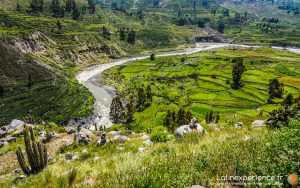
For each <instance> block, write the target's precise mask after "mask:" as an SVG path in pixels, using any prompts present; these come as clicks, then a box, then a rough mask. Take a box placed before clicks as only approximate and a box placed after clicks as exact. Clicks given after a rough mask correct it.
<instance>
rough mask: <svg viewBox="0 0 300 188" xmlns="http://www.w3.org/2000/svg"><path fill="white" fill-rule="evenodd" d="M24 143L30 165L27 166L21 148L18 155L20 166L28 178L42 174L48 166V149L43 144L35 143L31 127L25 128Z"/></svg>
mask: <svg viewBox="0 0 300 188" xmlns="http://www.w3.org/2000/svg"><path fill="white" fill-rule="evenodd" d="M24 142H25V147H26V149H25V150H26V154H27V159H28V162H29V165H27V164H26V162H25V158H24V155H23V153H22V150H21V148H20V147H18V149H17V151H16V153H17V158H18V161H19V165H20V167H21V169H22V170H23V172H24V174H26V175H27V176H29V175H31V174H37V173H39V172H41V171H42V170H43V169H44V168H46V166H47V162H48V154H47V148H46V146H45V145H44V144H42V143H41V142H37V141H35V138H34V135H33V130H32V128H31V127H29V128H27V127H25V128H24Z"/></svg>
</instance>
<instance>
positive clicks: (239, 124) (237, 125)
mask: <svg viewBox="0 0 300 188" xmlns="http://www.w3.org/2000/svg"><path fill="white" fill-rule="evenodd" d="M242 126H244V124H243V122H237V123H236V124H235V125H234V127H236V128H240V127H242Z"/></svg>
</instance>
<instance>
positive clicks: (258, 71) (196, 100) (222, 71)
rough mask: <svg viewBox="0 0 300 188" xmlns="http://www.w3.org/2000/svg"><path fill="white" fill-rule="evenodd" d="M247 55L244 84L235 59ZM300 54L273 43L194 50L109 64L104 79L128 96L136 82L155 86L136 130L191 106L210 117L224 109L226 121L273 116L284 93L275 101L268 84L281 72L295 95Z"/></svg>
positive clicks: (299, 83)
mask: <svg viewBox="0 0 300 188" xmlns="http://www.w3.org/2000/svg"><path fill="white" fill-rule="evenodd" d="M236 58H242V59H243V61H244V64H245V66H246V69H247V70H246V71H245V72H244V74H243V76H242V83H243V86H242V87H241V88H239V89H233V88H232V74H231V73H232V67H233V65H234V63H233V60H234V59H236ZM299 62H300V56H299V55H296V54H292V53H288V52H284V51H277V50H273V49H271V48H259V49H230V48H227V49H219V50H211V51H209V52H200V53H197V54H192V55H182V56H175V57H157V58H156V59H155V60H150V59H147V60H139V61H134V62H130V63H127V64H124V65H121V66H117V67H114V68H112V69H110V70H107V71H106V72H105V73H104V75H103V77H102V78H103V79H104V82H105V83H106V84H109V85H113V86H115V87H116V89H117V92H118V94H119V95H120V96H122V97H124V99H125V100H127V101H128V99H129V96H131V94H132V93H134V91H135V90H134V88H138V87H146V86H148V85H149V86H150V87H151V90H152V92H153V102H152V103H151V105H150V106H149V107H147V108H146V109H145V110H144V111H142V112H137V113H135V114H134V119H135V123H134V124H135V125H134V127H135V128H134V129H135V130H146V129H147V128H151V127H152V128H153V127H155V126H158V125H162V124H163V120H164V118H165V116H166V113H167V110H171V111H174V110H178V109H179V108H180V107H183V108H186V109H189V110H190V111H191V112H192V113H193V115H194V116H195V117H197V118H198V119H200V120H201V119H202V120H204V118H205V115H206V113H207V112H209V111H210V110H213V111H215V112H219V113H220V114H221V121H220V123H221V124H222V125H232V124H233V123H234V122H237V121H242V122H246V123H247V124H249V123H250V122H252V121H253V120H255V119H259V118H264V119H265V118H267V116H268V114H269V112H271V111H272V110H274V109H277V108H279V107H280V105H281V102H282V101H283V99H275V100H274V103H272V104H269V103H268V102H267V101H268V98H269V94H268V84H269V80H270V79H274V78H278V79H279V80H280V81H281V82H283V83H284V95H283V98H285V97H286V96H287V94H289V93H291V94H292V95H293V96H294V97H295V98H297V97H298V95H299V89H300V79H299V77H300V68H299Z"/></svg>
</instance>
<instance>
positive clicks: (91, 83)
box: [76, 43, 300, 128]
mask: <svg viewBox="0 0 300 188" xmlns="http://www.w3.org/2000/svg"><path fill="white" fill-rule="evenodd" d="M224 47H242V48H259V47H260V46H250V45H241V44H227V43H196V46H195V47H194V48H187V49H185V50H183V51H175V52H166V53H161V54H156V56H157V57H164V56H174V55H184V54H192V53H196V52H201V51H205V50H210V49H215V48H224ZM272 48H274V49H278V50H288V51H290V52H294V53H299V54H300V49H296V48H282V47H272ZM146 58H149V56H138V57H131V58H122V59H116V60H114V61H112V62H110V63H107V64H102V65H96V66H92V67H89V68H87V69H86V70H84V71H82V72H79V73H78V74H77V75H76V79H77V80H78V82H79V83H80V84H82V85H84V86H85V87H86V88H88V89H89V90H90V92H91V93H92V94H93V96H94V97H95V104H94V116H93V121H94V122H95V123H96V124H97V125H98V126H100V125H104V126H105V127H106V128H107V127H110V126H111V125H112V122H111V121H110V118H109V112H110V105H111V102H112V99H113V97H114V95H115V92H114V88H111V87H109V86H105V85H101V82H100V80H99V75H100V74H101V73H102V72H103V71H105V70H106V69H109V68H111V67H114V66H117V65H121V64H124V63H127V62H131V61H135V60H140V59H146ZM92 127H93V126H92Z"/></svg>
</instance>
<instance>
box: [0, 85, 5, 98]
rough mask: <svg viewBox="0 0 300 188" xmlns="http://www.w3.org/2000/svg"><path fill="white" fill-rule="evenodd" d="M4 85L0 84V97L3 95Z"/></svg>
mask: <svg viewBox="0 0 300 188" xmlns="http://www.w3.org/2000/svg"><path fill="white" fill-rule="evenodd" d="M4 93H5V91H4V87H3V86H0V98H1V99H2V98H3V97H4Z"/></svg>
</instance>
